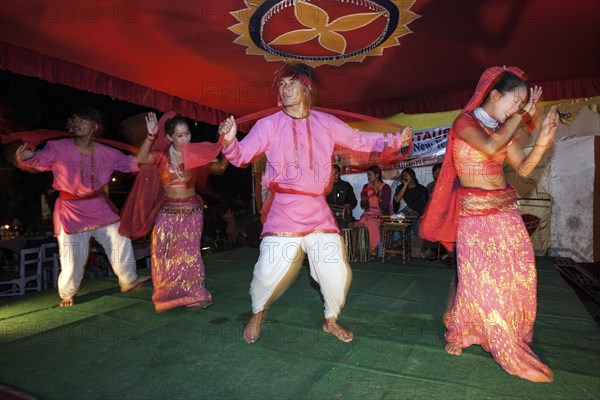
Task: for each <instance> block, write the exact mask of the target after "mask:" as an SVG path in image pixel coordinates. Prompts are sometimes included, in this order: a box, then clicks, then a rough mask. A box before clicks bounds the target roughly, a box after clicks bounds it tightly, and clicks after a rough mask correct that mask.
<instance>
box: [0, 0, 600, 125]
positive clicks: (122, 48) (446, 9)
mask: <svg viewBox="0 0 600 400" xmlns="http://www.w3.org/2000/svg"><path fill="white" fill-rule="evenodd" d="M296 1H299V3H297V2H296ZM296 1H295V0H281V1H272V0H268V1H258V0H257V1H251V2H248V3H246V2H244V1H230V0H224V1H217V0H207V1H201V0H195V1H152V0H144V1H95V2H93V1H92V2H57V1H17V0H14V1H13V0H2V2H0V68H2V69H8V70H11V71H14V72H17V73H20V74H25V75H29V76H36V77H39V78H42V79H46V80H49V81H52V82H56V83H62V84H67V85H70V86H74V87H77V88H80V89H85V90H89V91H93V92H97V93H103V94H108V95H110V96H112V97H116V98H120V99H123V100H127V101H131V102H134V103H137V104H142V105H146V106H149V107H153V108H157V109H159V110H161V111H166V110H167V109H174V110H176V111H179V112H180V113H182V114H184V115H187V116H190V117H193V118H196V119H202V120H205V121H207V122H210V123H218V121H219V120H220V119H221V118H222V117H223V116H224V115H226V114H229V113H231V114H234V115H238V116H240V115H244V114H247V113H251V112H254V111H258V110H261V109H264V108H268V107H272V106H274V105H275V102H276V97H275V94H274V92H273V90H272V88H271V81H272V76H273V72H274V70H275V69H277V68H278V67H279V66H280V65H281V58H279V57H277V56H273V55H272V54H269V53H267V52H265V51H263V50H260V49H258V48H257V46H255V45H252V43H253V42H252V40H251V39H252V38H251V37H250V36H251V33H253V34H254V35H255V36H256V37H258V38H259V39H263V40H265V41H266V42H265V43H267V44H268V45H269V46H270V49H271V51H273V52H276V51H284V52H289V53H290V54H296V55H297V54H300V55H303V54H304V55H306V54H308V55H312V56H315V58H318V57H320V56H324V57H325V58H327V57H329V58H330V59H333V58H334V57H333V56H335V55H336V54H342V53H343V54H350V53H352V52H353V51H354V52H356V53H359V56H358V57H355V58H354V59H351V60H349V61H347V62H344V61H346V60H343V61H342V62H337V63H338V64H340V65H331V64H335V63H336V61H331V62H326V63H323V65H321V66H317V67H316V75H317V77H318V80H319V88H320V95H319V103H320V105H322V106H325V107H333V108H339V109H346V110H352V111H357V112H362V113H365V114H370V115H374V116H387V115H391V114H394V113H398V112H408V113H422V112H436V111H445V110H449V109H456V108H460V107H461V106H463V105H464V104H465V102H466V100H467V99H468V97H469V95H470V93H471V92H472V90H473V88H474V86H475V84H476V82H477V79H478V77H479V75H480V74H481V72H482V71H483V70H484V69H485V68H487V67H488V66H491V65H503V64H505V65H518V66H519V67H521V68H522V69H524V70H525V71H526V72H527V73H528V75H529V76H530V77H531V80H532V81H533V82H534V83H540V84H543V86H544V89H545V99H546V100H552V99H560V98H571V97H584V96H585V97H589V96H597V95H600V44H599V43H600V41H599V38H600V23H598V21H600V5H599V2H598V1H597V0H565V1H560V0H480V1H463V0H456V1H454V0H416V1H414V2H413V1H405V0H402V1H383V0H372V1H369V0H345V1H341V0H336V1H334V0H320V1H319V0H303V1H300V0H296ZM276 3H278V4H276ZM294 4H295V5H296V7H298V4H300V5H301V6H302V7H304V9H303V10H308V11H309V12H310V13H314V17H312V22H311V21H310V19H311V18H308V17H307V15H312V14H307V13H306V12H305V13H304V15H303V16H300V15H299V14H298V13H294V8H293V7H292V6H293V5H294ZM260 5H262V8H261V7H259V6H260ZM265 7H266V8H265ZM361 7H363V8H364V10H361V9H360V8H361ZM377 7H379V8H381V7H385V10H384V11H386V12H387V11H388V10H391V11H392V14H391V17H390V16H389V15H388V16H387V18H388V19H387V20H386V19H385V18H384V17H385V16H384V17H380V16H377V15H375V14H373V13H374V12H377V10H378V8H377ZM236 11H237V12H238V13H237V14H235V16H234V15H232V12H236ZM276 11H279V12H276ZM261 12H262V14H260V13H261ZM394 12H395V13H396V14H397V20H394V18H395V17H394ZM257 13H258V14H260V15H258V14H257ZM257 15H258V16H257ZM381 15H384V14H383V13H382V14H381ZM386 15H387V14H386ZM259 17H260V18H259ZM253 18H254V19H253ZM261 18H262V19H261ZM323 18H325V21H324V22H325V24H323ZM240 21H242V22H240ZM252 21H253V22H254V23H255V25H254V28H253V27H252V25H251V22H252ZM257 21H258V25H256V24H257ZM261 21H263V24H262V25H261V24H260V22H261ZM390 21H391V22H390ZM394 21H396V22H397V25H396V26H395V25H394ZM246 22H247V23H246ZM240 23H242V25H239V26H238V27H237V28H235V26H236V25H238V24H240ZM244 23H245V25H244ZM390 23H391V25H390ZM319 24H320V25H319ZM386 24H387V25H386ZM317 25H318V26H317ZM248 26H249V27H248ZM390 26H391V27H390ZM257 27H258V28H257ZM386 27H387V28H388V31H387V35H388V36H387V37H386V38H384V39H385V42H384V44H385V45H382V46H379V47H377V46H374V48H368V46H369V44H373V43H375V44H376V41H377V40H378V39H377V37H378V36H377V35H379V34H380V33H382V32H383V33H386V31H385V29H386ZM244 29H245V31H246V32H247V33H249V34H248V35H246V36H244V35H240V32H242V31H244ZM253 29H254V31H253ZM394 29H395V30H394ZM289 32H292V33H289ZM315 32H316V33H315ZM317 33H318V34H317ZM398 44H399V45H398ZM361 49H363V50H364V51H363V53H365V54H362V53H361V51H362V50H361ZM313 63H314V62H313ZM317 64H318V63H317Z"/></svg>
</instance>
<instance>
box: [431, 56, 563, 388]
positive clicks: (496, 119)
mask: <svg viewBox="0 0 600 400" xmlns="http://www.w3.org/2000/svg"><path fill="white" fill-rule="evenodd" d="M526 79H527V78H526V77H525V73H524V72H523V71H522V70H520V69H519V68H517V67H510V68H506V67H493V68H489V69H487V70H486V71H485V72H484V73H483V75H482V76H481V78H480V79H479V83H478V85H477V88H476V90H475V94H474V95H473V97H472V98H471V100H470V101H469V103H468V104H467V106H466V107H465V108H464V109H463V111H462V113H461V114H459V116H458V117H457V118H456V120H455V121H454V123H453V124H452V128H451V130H450V133H449V136H448V147H447V152H446V156H445V158H444V163H443V165H442V170H441V173H440V178H439V180H438V183H437V185H436V187H435V190H434V193H433V198H432V200H431V202H430V204H429V206H428V208H427V210H426V211H425V217H424V219H423V221H422V223H421V236H422V237H424V238H426V239H428V240H432V241H440V242H442V243H443V244H444V246H445V247H446V248H447V249H448V250H452V245H453V242H455V241H456V256H457V274H458V285H457V287H456V295H455V296H452V293H451V295H450V302H449V304H448V307H447V311H446V313H445V315H444V323H445V325H446V329H447V331H446V334H445V338H446V342H447V344H446V352H448V353H449V354H452V355H455V356H458V355H460V354H461V353H462V351H463V349H464V348H467V347H469V346H471V345H472V344H478V345H480V346H481V347H482V348H483V349H484V350H486V351H489V352H490V353H491V355H492V357H493V358H494V360H495V361H496V362H498V363H499V364H500V366H502V368H504V370H505V371H506V372H508V373H509V374H512V375H516V376H519V377H521V378H523V379H527V380H530V381H533V382H550V381H552V379H553V374H552V371H551V370H550V368H549V367H548V366H547V365H545V364H544V363H542V362H541V361H540V359H539V358H538V357H537V356H536V355H535V354H534V353H533V351H532V350H531V347H530V346H531V344H532V342H533V327H534V323H535V317H536V307H537V299H536V291H537V287H536V286H537V275H536V267H535V254H534V252H533V246H532V245H531V240H530V239H529V235H528V234H527V230H526V229H525V225H524V224H523V220H522V218H521V216H520V215H519V211H518V210H517V201H516V200H517V198H516V193H515V190H514V189H513V188H512V187H511V186H510V185H509V184H508V183H507V181H506V178H505V177H504V171H503V168H502V167H503V163H504V161H507V162H508V163H509V164H510V165H511V166H512V167H513V168H514V170H515V171H517V172H518V174H519V175H520V176H523V177H525V176H527V175H528V174H530V173H531V172H532V171H533V170H534V168H535V167H536V166H537V164H538V163H539V161H540V159H541V158H542V156H543V155H544V152H545V151H546V150H547V149H548V148H549V147H550V146H551V145H552V142H553V141H554V137H555V135H556V128H557V122H558V115H557V112H556V107H555V106H554V107H552V108H551V109H550V112H549V113H548V115H547V116H546V118H545V119H544V121H543V123H542V127H541V129H540V132H539V134H538V137H537V138H536V140H535V144H534V146H533V148H532V150H531V151H530V152H529V153H528V154H525V153H524V151H523V149H522V147H521V145H520V144H519V141H517V140H514V138H515V135H517V134H521V132H522V131H521V130H520V129H519V126H520V125H521V124H524V125H525V126H526V127H527V129H528V130H529V131H533V129H534V128H535V124H534V123H533V121H534V118H537V110H536V103H537V102H538V100H539V98H540V96H541V94H542V89H541V88H539V87H537V86H536V87H534V88H531V89H530V88H529V85H528V83H527V80H526Z"/></svg>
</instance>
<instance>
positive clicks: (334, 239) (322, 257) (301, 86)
mask: <svg viewBox="0 0 600 400" xmlns="http://www.w3.org/2000/svg"><path fill="white" fill-rule="evenodd" d="M274 83H275V85H276V87H277V88H278V94H279V101H280V104H281V106H282V109H281V110H280V111H278V112H275V113H274V114H272V115H270V116H268V117H265V118H262V119H260V120H259V121H257V122H256V124H255V125H254V127H253V128H252V129H251V130H250V132H249V133H248V135H247V136H246V137H245V138H244V139H243V140H242V141H238V140H237V139H236V132H237V126H236V121H235V120H234V118H233V117H230V118H228V119H226V120H225V121H223V122H222V123H221V124H220V126H219V131H220V132H221V134H222V135H223V137H224V139H225V147H224V150H223V154H224V155H225V156H226V157H227V158H228V159H229V161H230V162H231V163H232V164H233V165H235V166H240V165H246V164H248V163H250V162H251V161H252V160H253V159H254V158H255V157H257V156H259V155H260V154H262V153H264V154H265V155H266V157H267V170H266V173H265V174H264V177H263V180H262V185H263V186H264V187H267V188H268V189H269V195H268V197H267V200H266V202H265V204H264V205H263V207H262V210H261V214H262V215H261V219H262V220H263V223H264V226H263V232H262V238H263V240H262V242H261V244H260V256H259V259H258V262H257V263H256V265H255V267H254V275H253V279H252V283H251V285H250V296H251V299H252V313H253V314H252V317H251V318H250V321H249V322H248V324H247V325H246V327H245V329H244V333H243V337H244V340H245V341H246V342H247V343H254V342H256V341H257V340H258V338H259V336H260V333H261V328H262V324H263V321H264V318H265V310H266V309H267V308H268V307H269V306H270V305H271V304H272V303H273V301H275V299H277V297H278V296H280V295H281V294H282V293H283V291H284V290H285V289H286V288H287V287H288V286H289V285H290V283H291V282H292V280H293V278H294V277H295V272H296V271H298V269H299V267H300V265H301V264H302V259H303V257H304V253H306V254H307V255H308V259H309V262H310V275H311V277H312V278H313V279H314V280H315V281H316V282H317V283H318V284H319V285H320V289H321V294H322V295H323V299H324V303H325V309H324V315H325V321H324V323H323V330H324V331H325V332H327V333H330V334H332V335H334V336H335V337H337V338H338V339H340V340H342V341H344V342H350V341H351V340H352V337H353V334H352V332H350V331H348V330H347V329H345V328H343V327H342V326H341V325H340V324H339V323H338V316H339V314H340V311H341V309H342V307H343V306H344V302H345V300H346V292H347V289H348V286H349V285H350V280H351V270H350V267H349V265H348V262H347V260H346V258H345V257H344V251H343V250H342V249H343V248H344V246H343V245H342V241H341V236H340V235H339V230H338V227H337V225H336V223H335V220H334V218H333V215H332V213H331V210H330V208H329V206H328V205H327V202H326V200H325V194H326V193H328V191H329V190H328V189H330V188H331V176H332V171H331V169H332V155H333V149H334V145H340V146H342V147H346V148H349V149H352V150H355V151H360V152H381V151H384V149H392V150H393V151H395V152H396V153H397V152H398V151H399V150H400V148H401V147H402V146H407V145H408V144H409V143H410V141H411V140H412V130H411V129H410V128H406V129H404V130H403V131H402V133H400V132H398V133H395V134H389V135H384V134H381V133H367V132H361V131H358V130H355V129H352V128H351V127H349V126H348V125H347V124H345V123H344V122H342V121H340V120H339V119H338V118H336V117H334V116H332V115H331V114H328V113H325V112H320V111H316V110H314V109H312V107H311V93H312V90H313V85H314V80H313V72H312V70H311V68H310V67H308V66H307V65H305V64H285V65H284V66H283V67H282V68H281V69H280V70H279V71H278V72H277V74H276V77H275V82H274ZM184 157H185V152H184Z"/></svg>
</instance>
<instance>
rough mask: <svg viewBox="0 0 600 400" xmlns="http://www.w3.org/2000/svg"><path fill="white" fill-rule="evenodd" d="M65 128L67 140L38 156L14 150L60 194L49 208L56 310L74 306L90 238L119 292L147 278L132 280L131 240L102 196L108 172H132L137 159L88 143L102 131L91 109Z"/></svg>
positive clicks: (24, 165)
mask: <svg viewBox="0 0 600 400" xmlns="http://www.w3.org/2000/svg"><path fill="white" fill-rule="evenodd" d="M67 128H68V130H69V132H71V133H72V134H73V138H69V139H60V140H51V141H48V142H47V143H46V146H45V147H44V148H43V149H41V150H39V151H35V150H30V149H28V148H27V145H26V144H23V145H22V146H20V147H19V148H18V149H17V162H18V163H19V166H20V167H21V168H23V169H25V170H27V169H35V170H37V171H52V173H53V175H54V182H53V184H52V186H53V187H54V188H55V189H56V190H59V191H60V195H59V198H58V199H57V200H56V204H55V206H54V236H56V237H57V239H58V245H59V249H60V267H61V268H60V275H59V277H58V294H59V295H60V297H61V299H62V300H61V302H60V306H61V307H70V306H72V305H73V304H75V295H76V294H77V292H78V291H79V286H80V285H81V281H82V279H83V276H84V267H85V264H86V262H87V259H88V249H89V242H90V239H91V238H94V239H96V241H97V242H98V243H100V244H101V245H102V247H103V248H104V251H105V252H106V254H107V255H108V259H109V260H110V263H111V265H112V268H113V271H114V272H115V275H116V276H117V277H118V278H119V285H120V286H121V291H122V292H128V291H130V290H133V289H136V288H138V287H140V286H141V285H143V284H144V283H145V282H146V281H148V280H149V279H150V277H149V276H138V275H137V273H136V263H135V258H134V255H133V248H132V247H131V241H130V240H129V238H127V237H124V236H122V235H121V234H119V215H118V214H117V210H116V207H115V206H114V205H113V204H112V203H111V202H110V200H109V199H108V196H107V194H106V188H107V185H108V183H109V181H110V178H111V175H112V173H113V172H114V171H120V172H137V171H138V166H137V160H136V159H135V157H133V156H127V155H125V154H123V153H121V152H120V151H118V150H115V149H113V148H111V147H109V146H106V145H103V144H100V143H98V142H96V141H94V137H96V136H98V135H100V133H101V132H102V116H101V114H100V112H99V111H98V110H96V109H95V108H92V107H82V108H80V109H78V110H76V111H74V112H73V115H72V116H71V118H70V119H69V120H68V122H67Z"/></svg>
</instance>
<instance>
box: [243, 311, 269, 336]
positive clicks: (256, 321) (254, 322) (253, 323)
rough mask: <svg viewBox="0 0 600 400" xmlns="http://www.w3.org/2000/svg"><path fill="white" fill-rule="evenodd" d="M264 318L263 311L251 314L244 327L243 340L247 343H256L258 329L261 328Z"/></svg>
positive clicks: (258, 333) (258, 334)
mask: <svg viewBox="0 0 600 400" xmlns="http://www.w3.org/2000/svg"><path fill="white" fill-rule="evenodd" d="M264 320H265V312H264V311H260V312H257V313H256V314H252V317H251V318H250V321H248V323H247V324H246V327H245V328H244V341H245V342H246V343H248V344H252V343H256V341H257V340H258V338H259V337H260V331H261V330H262V324H263V321H264Z"/></svg>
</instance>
